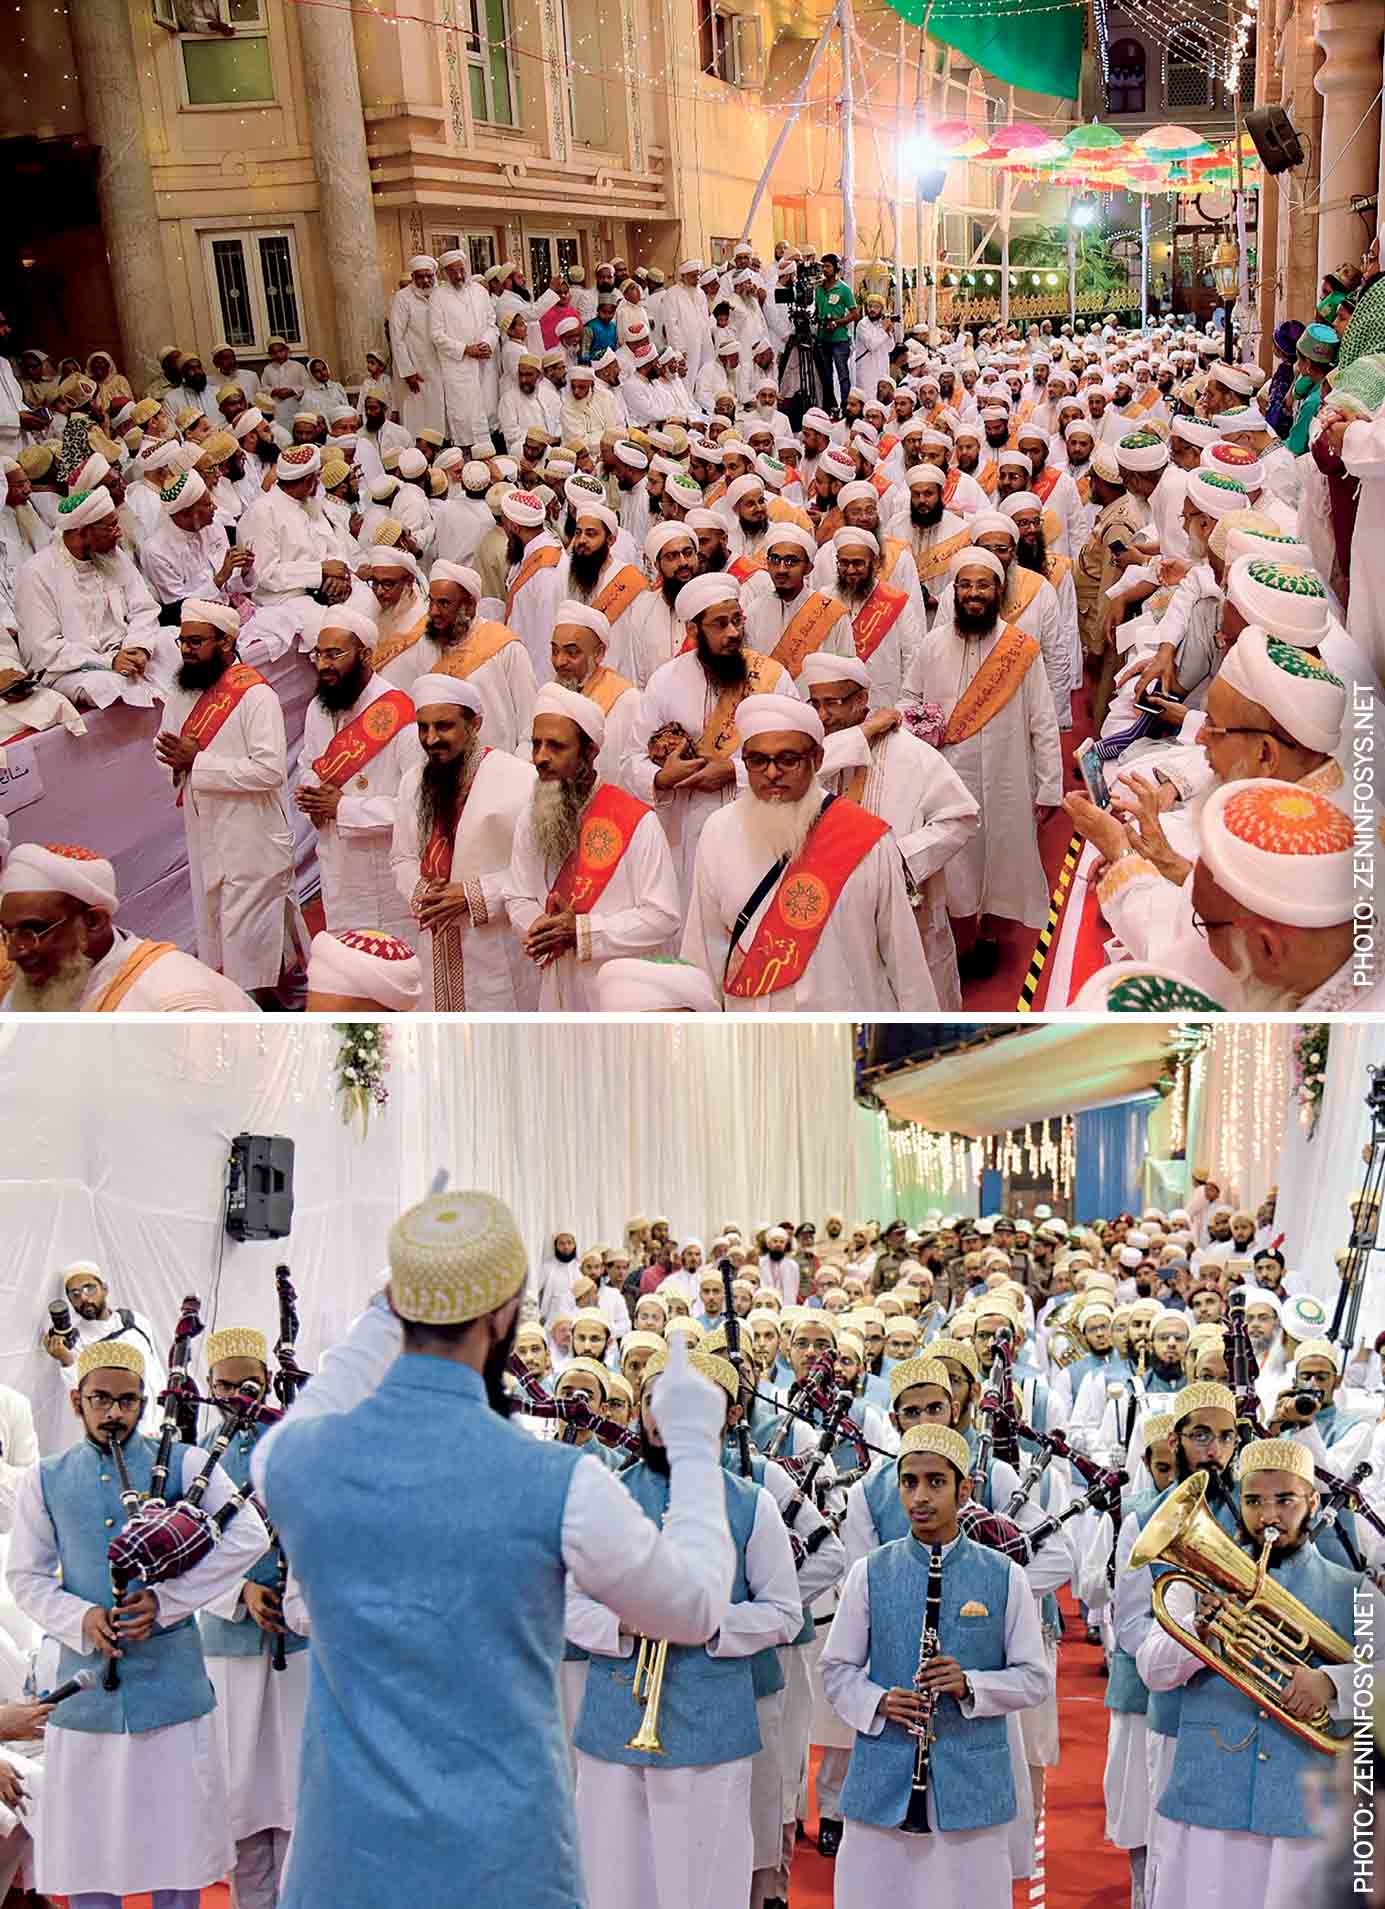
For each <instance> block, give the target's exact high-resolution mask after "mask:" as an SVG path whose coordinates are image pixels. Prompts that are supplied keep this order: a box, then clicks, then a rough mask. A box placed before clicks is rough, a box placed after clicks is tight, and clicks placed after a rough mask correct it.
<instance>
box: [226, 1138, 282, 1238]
mask: <svg viewBox="0 0 1385 1909" xmlns="http://www.w3.org/2000/svg"><path fill="white" fill-rule="evenodd" d="M292 1230H293V1142H292V1141H291V1140H286V1139H285V1138H284V1136H283V1135H282V1134H264V1133H238V1134H237V1135H236V1137H235V1139H234V1140H233V1141H232V1142H231V1164H230V1179H229V1181H228V1183H227V1189H226V1231H227V1232H228V1233H229V1234H230V1235H231V1238H232V1239H234V1240H282V1239H287V1238H288V1235H289V1234H290V1232H291V1231H292Z"/></svg>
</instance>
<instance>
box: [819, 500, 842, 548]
mask: <svg viewBox="0 0 1385 1909" xmlns="http://www.w3.org/2000/svg"><path fill="white" fill-rule="evenodd" d="M845 521H846V520H845V519H844V518H843V516H842V513H841V512H840V511H839V510H838V509H837V506H836V505H835V504H833V506H832V508H831V510H825V511H824V512H823V513H822V516H821V517H820V518H819V519H818V527H817V529H816V530H815V531H814V533H813V535H814V536H815V537H816V538H817V540H818V549H819V550H821V548H822V546H823V545H824V544H825V543H828V542H829V541H830V540H831V539H832V538H833V537H835V535H836V534H837V532H838V531H839V530H840V529H841V527H842V525H843V523H844V522H845Z"/></svg>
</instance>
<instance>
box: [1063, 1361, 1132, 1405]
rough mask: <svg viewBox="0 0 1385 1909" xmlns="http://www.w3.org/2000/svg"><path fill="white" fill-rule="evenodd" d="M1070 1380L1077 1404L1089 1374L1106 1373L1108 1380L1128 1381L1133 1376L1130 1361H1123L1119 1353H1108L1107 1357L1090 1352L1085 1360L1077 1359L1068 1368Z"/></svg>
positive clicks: (1074, 1402) (1073, 1399) (1073, 1400)
mask: <svg viewBox="0 0 1385 1909" xmlns="http://www.w3.org/2000/svg"><path fill="white" fill-rule="evenodd" d="M1067 1370H1068V1379H1069V1381H1070V1383H1071V1385H1072V1402H1073V1404H1074V1405H1076V1403H1077V1395H1078V1393H1079V1392H1080V1391H1081V1390H1082V1381H1083V1380H1084V1379H1085V1378H1086V1376H1087V1374H1088V1373H1089V1372H1104V1373H1105V1374H1106V1377H1107V1379H1108V1380H1110V1379H1128V1378H1129V1377H1130V1376H1131V1368H1130V1361H1129V1360H1128V1359H1123V1358H1122V1357H1121V1355H1120V1354H1119V1353H1118V1352H1108V1353H1107V1354H1106V1355H1105V1357H1101V1356H1099V1355H1098V1354H1097V1353H1095V1352H1089V1353H1087V1354H1086V1356H1085V1357H1084V1358H1081V1359H1076V1360H1074V1362H1073V1363H1072V1364H1071V1365H1070V1366H1069V1367H1068V1369H1067Z"/></svg>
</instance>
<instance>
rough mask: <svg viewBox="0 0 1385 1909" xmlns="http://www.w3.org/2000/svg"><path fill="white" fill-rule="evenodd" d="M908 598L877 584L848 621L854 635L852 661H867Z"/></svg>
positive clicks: (884, 585)
mask: <svg viewBox="0 0 1385 1909" xmlns="http://www.w3.org/2000/svg"><path fill="white" fill-rule="evenodd" d="M908 601H909V599H908V597H907V596H906V595H905V593H904V591H903V590H896V589H894V588H893V587H892V586H891V585H890V584H888V583H877V584H876V586H875V588H874V589H873V590H872V591H871V593H870V595H869V596H868V597H867V598H866V600H865V602H864V603H863V604H862V605H861V607H860V609H859V610H858V611H857V612H856V616H855V619H854V621H853V623H852V626H851V628H852V634H853V635H854V636H855V638H856V660H857V661H858V662H860V663H868V662H869V661H870V659H871V657H872V656H874V654H875V652H876V651H877V650H878V649H879V647H880V645H881V644H882V643H883V642H884V640H885V638H886V637H887V636H888V635H889V633H890V631H891V630H892V629H893V628H894V626H895V624H896V622H897V621H898V620H899V614H900V612H901V610H903V608H904V606H905V604H906V603H907V602H908Z"/></svg>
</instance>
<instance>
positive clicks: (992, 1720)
mask: <svg viewBox="0 0 1385 1909" xmlns="http://www.w3.org/2000/svg"><path fill="white" fill-rule="evenodd" d="M866 1573H867V1578H868V1581H869V1586H870V1656H869V1659H868V1662H867V1670H868V1671H869V1674H870V1678H871V1681H872V1683H876V1684H879V1685H880V1686H881V1687H882V1688H883V1689H886V1690H889V1689H892V1688H894V1687H895V1686H902V1687H904V1688H906V1689H907V1688H908V1687H909V1686H911V1685H912V1684H913V1681H914V1674H915V1672H916V1670H917V1668H918V1658H919V1638H920V1635H921V1633H922V1630H923V1623H924V1614H925V1611H926V1608H927V1593H928V1550H927V1547H926V1546H924V1545H920V1544H918V1543H916V1542H915V1540H914V1539H913V1538H897V1539H895V1540H894V1541H893V1542H892V1543H890V1544H887V1545H884V1546H882V1547H881V1548H880V1549H879V1550H878V1551H872V1552H871V1554H870V1556H869V1557H868V1559H867V1560H866ZM1009 1590H1010V1567H1009V1565H1008V1564H1007V1563H1006V1561H1005V1559H1004V1558H1002V1557H1001V1556H1000V1555H999V1554H998V1553H997V1552H994V1551H988V1550H986V1549H985V1547H984V1546H982V1545H978V1544H973V1543H972V1541H971V1539H970V1538H958V1540H957V1541H956V1543H955V1544H954V1545H953V1547H952V1549H951V1550H950V1551H949V1552H948V1554H947V1557H946V1558H945V1559H944V1561H943V1599H942V1611H941V1616H940V1619H939V1623H938V1637H939V1645H940V1649H941V1652H942V1654H943V1655H944V1656H946V1657H954V1658H956V1660H957V1662H958V1663H959V1664H960V1665H961V1666H962V1668H963V1670H1002V1669H1004V1667H1005V1607H1006V1602H1007V1600H1008V1598H1009ZM973 1603H974V1604H978V1605H981V1606H983V1607H984V1609H985V1611H986V1615H985V1616H984V1617H980V1616H972V1617H963V1616H962V1615H961V1612H962V1606H963V1605H964V1604H973ZM933 1716H934V1723H935V1726H936V1729H937V1741H936V1742H935V1743H934V1745H933V1747H932V1751H931V1754H930V1759H929V1776H930V1781H931V1790H932V1795H931V1798H930V1803H929V1810H930V1820H931V1821H933V1823H934V1826H935V1828H938V1829H943V1830H968V1829H988V1828H990V1827H991V1826H992V1825H994V1824H997V1823H1008V1822H1009V1821H1010V1820H1011V1818H1012V1817H1013V1816H1014V1814H1015V1783H1014V1777H1013V1775H1012V1773H1011V1768H1010V1750H1009V1744H1008V1742H1007V1739H1006V1732H1005V1719H1004V1717H1003V1716H1001V1717H970V1718H969V1717H964V1716H963V1715H962V1712H961V1710H960V1708H959V1707H958V1704H957V1702H956V1700H955V1699H954V1698H952V1697H943V1698H941V1699H940V1700H939V1702H938V1704H937V1707H936V1709H935V1710H934V1713H933ZM915 1747H916V1746H915V1741H914V1738H913V1737H912V1736H911V1735H910V1734H909V1732H908V1731H907V1730H906V1729H905V1728H904V1727H903V1725H902V1724H897V1723H886V1724H885V1725H884V1727H883V1729H882V1730H881V1731H880V1733H879V1735H878V1736H873V1737H870V1736H863V1735H861V1734H860V1733H859V1732H858V1734H857V1737H856V1741H855V1744H854V1745H853V1747H852V1751H851V1762H850V1765H849V1767H848V1769H847V1774H846V1782H845V1783H844V1784H843V1785H842V1814H843V1816H849V1817H850V1818H852V1820H853V1821H855V1822H858V1823H871V1824H874V1825H875V1826H876V1827H877V1828H880V1829H898V1827H899V1826H900V1824H901V1823H902V1822H903V1821H904V1816H905V1812H906V1811H907V1809H908V1807H909V1792H910V1788H911V1786H912V1783H913V1775H914V1755H915Z"/></svg>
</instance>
